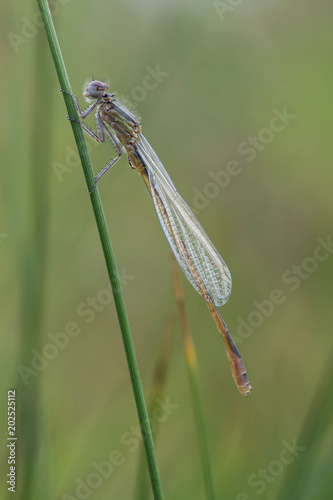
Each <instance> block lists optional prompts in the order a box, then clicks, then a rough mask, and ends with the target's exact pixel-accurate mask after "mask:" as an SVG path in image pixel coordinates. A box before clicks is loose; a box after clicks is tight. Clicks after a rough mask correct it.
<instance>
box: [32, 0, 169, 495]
mask: <svg viewBox="0 0 333 500" xmlns="http://www.w3.org/2000/svg"><path fill="white" fill-rule="evenodd" d="M38 5H39V8H40V11H41V14H42V18H43V21H44V25H45V31H46V35H47V38H48V42H49V46H50V50H51V54H52V57H53V61H54V65H55V68H56V71H57V74H58V78H59V82H60V87H61V89H62V90H65V91H66V92H70V93H72V92H71V87H70V84H69V79H68V75H67V72H66V68H65V64H64V60H63V58H62V54H61V50H60V46H59V42H58V39H57V35H56V32H55V28H54V24H53V21H52V17H51V13H50V9H49V6H48V3H47V0H38ZM63 95H64V99H65V104H66V107H67V111H68V115H69V117H70V118H72V119H75V120H78V115H77V112H76V109H75V106H74V103H73V99H72V98H71V97H70V96H69V95H66V94H63ZM71 124H72V128H73V133H74V137H75V141H76V144H77V147H78V151H79V155H80V159H81V163H82V167H83V171H84V175H85V178H86V182H87V186H88V190H89V192H91V190H92V188H93V185H94V178H95V176H94V172H93V169H92V165H91V161H90V158H89V155H88V151H87V147H86V143H85V140H84V137H83V132H82V129H81V126H80V125H79V123H76V122H73V121H72V122H71ZM90 199H91V203H92V207H93V211H94V215H95V219H96V224H97V228H98V232H99V236H100V240H101V244H102V248H103V253H104V258H105V262H106V267H107V270H108V274H109V278H110V282H111V287H112V293H113V297H114V301H115V306H116V310H117V315H118V321H119V325H120V330H121V334H122V338H123V343H124V348H125V353H126V358H127V363H128V368H129V372H130V377H131V382H132V387H133V392H134V398H135V403H136V407H137V412H138V417H139V421H140V426H141V432H142V437H143V443H144V447H145V451H146V457H147V462H148V469H149V474H150V479H151V484H152V489H153V494H154V498H155V499H158V500H161V499H163V492H162V485H161V480H160V475H159V470H158V466H157V460H156V454H155V449H154V443H153V438H152V433H151V429H150V424H149V419H148V413H147V408H146V404H145V400H144V395H143V389H142V383H141V379H140V374H139V368H138V364H137V360H136V356H135V351H134V345H133V340H132V335H131V331H130V326H129V321H128V317H127V312H126V307H125V302H124V298H123V294H122V290H121V284H120V280H119V274H118V270H117V267H116V262H115V257H114V253H113V249H112V246H111V240H110V235H109V232H108V228H107V224H106V220H105V216H104V211H103V207H102V202H101V199H100V196H99V192H98V189H97V188H96V189H95V190H94V192H93V193H92V194H91V196H90Z"/></svg>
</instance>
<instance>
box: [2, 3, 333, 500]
mask: <svg viewBox="0 0 333 500" xmlns="http://www.w3.org/2000/svg"><path fill="white" fill-rule="evenodd" d="M52 9H53V12H54V21H55V24H56V28H57V33H58V37H59V41H60V44H61V47H62V51H63V56H64V59H65V64H66V66H67V70H68V73H69V77H70V81H71V85H72V89H73V91H74V92H75V93H76V94H77V95H78V96H79V97H80V96H81V89H82V85H83V82H84V81H85V80H86V79H87V78H90V77H91V75H92V74H93V75H94V77H96V78H99V79H101V80H102V81H103V80H109V83H110V89H111V90H112V91H116V92H118V93H119V94H120V95H123V96H125V98H126V99H128V100H129V101H131V102H132V103H133V105H134V106H135V109H136V113H137V114H138V115H139V116H141V121H142V126H143V130H144V133H145V135H146V137H147V138H148V140H149V141H150V143H151V144H152V145H153V147H154V149H155V150H156V151H157V153H158V155H159V156H160V158H161V159H162V161H163V163H164V165H165V166H166V168H167V170H168V172H169V173H170V175H171V177H172V179H173V181H174V182H175V184H176V186H177V188H178V190H179V192H180V193H181V194H182V196H183V197H184V198H185V200H186V201H187V202H188V204H189V205H190V206H191V207H192V208H195V209H196V210H197V212H196V213H197V216H198V218H199V220H200V222H201V223H202V225H203V226H204V227H205V229H206V231H207V233H208V235H209V236H210V237H211V239H212V240H213V242H214V244H215V246H216V247H217V248H218V249H219V251H220V252H221V254H222V255H223V258H224V259H225V261H226V262H227V264H228V266H229V268H230V270H231V273H232V276H233V292H232V295H231V298H230V300H229V302H228V303H227V304H226V305H225V306H224V307H223V308H222V309H221V313H222V315H223V317H224V319H225V321H226V322H227V324H228V326H229V329H230V331H231V333H232V334H233V335H234V337H235V339H237V340H238V342H237V344H238V346H239V348H240V350H241V352H242V356H243V359H244V362H245V365H246V368H247V371H248V375H249V379H250V381H251V384H252V385H253V387H254V390H253V393H252V394H251V396H250V397H249V398H247V399H245V398H242V397H241V396H240V394H239V393H238V391H237V389H236V387H235V385H234V383H233V380H232V377H231V374H230V368H229V364H228V361H227V359H226V355H225V352H224V346H223V343H222V341H221V338H220V336H219V334H218V332H217V330H216V327H215V324H214V322H213V320H212V318H211V317H210V314H209V311H208V310H207V308H206V306H205V303H204V301H203V300H202V299H201V298H200V296H199V295H198V294H197V293H196V292H195V291H194V290H193V289H192V287H191V286H190V285H189V284H188V283H186V282H185V281H186V280H185V278H184V279H183V285H184V291H185V296H186V305H187V311H188V315H189V320H190V323H191V327H192V333H193V337H194V342H195V346H196V349H197V356H198V365H199V374H200V390H201V394H202V400H203V405H204V413H205V416H206V426H207V437H208V442H209V447H210V449H211V454H212V460H213V475H214V481H215V487H216V492H217V495H216V496H217V498H221V499H222V498H227V499H229V500H230V499H235V500H249V499H251V500H253V499H257V498H258V499H275V498H293V499H300V498H302V500H308V499H309V500H310V499H313V498H320V499H328V498H332V492H333V488H332V485H331V479H330V475H331V470H332V449H333V446H332V444H333V443H332V440H333V432H332V425H331V424H332V407H333V404H332V401H333V395H332V389H331V382H332V381H333V377H332V374H331V371H330V360H331V355H332V322H333V308H332V259H333V255H332V254H333V251H332V248H331V246H330V238H331V237H332V236H331V235H332V182H333V174H332V111H333V106H332V97H331V94H332V76H333V74H332V48H333V31H332V22H331V18H332V17H331V16H332V14H333V9H332V4H331V2H329V1H324V0H321V1H319V2H311V1H309V0H306V1H302V2H288V1H287V0H281V1H279V2H277V1H273V0H272V1H269V2H267V1H265V2H263V1H259V0H258V1H252V2H245V1H244V2H242V1H238V2H233V1H231V0H226V1H225V2H222V1H221V2H212V1H199V0H193V1H191V2H189V1H187V2H183V1H170V0H168V1H157V2H156V1H155V2H153V1H148V0H146V1H142V0H141V1H138V2H135V1H122V2H107V1H101V0H98V1H96V2H92V1H85V0H84V1H82V0H80V1H78V0H68V1H64V0H62V1H60V0H58V1H56V0H55V1H54V2H53V3H52ZM0 24H1V33H2V36H1V42H0V43H1V45H0V50H1V73H2V75H1V83H0V84H1V98H2V99H1V114H2V119H1V121H0V123H1V125H0V127H1V188H0V189H1V199H0V211H1V220H0V238H1V239H0V255H1V260H0V262H1V264H0V265H1V291H0V293H1V296H0V300H1V311H2V313H1V317H0V322H1V351H0V357H1V359H0V381H1V382H0V384H1V393H0V397H1V407H2V408H3V411H2V412H1V415H0V417H1V421H0V423H1V429H2V430H1V435H2V436H3V437H2V438H1V440H2V444H1V448H2V451H1V476H2V478H3V479H2V481H1V485H0V488H1V489H0V495H1V498H6V497H7V494H8V492H7V491H6V490H7V487H6V484H5V480H4V477H5V474H7V472H8V471H7V467H8V465H7V449H6V447H5V436H6V427H7V418H6V407H7V405H6V400H7V391H8V390H9V389H12V388H15V389H16V393H17V397H16V403H17V414H18V419H19V425H20V431H19V435H18V437H19V439H18V445H17V446H18V448H17V450H18V455H19V457H20V462H19V465H18V470H19V472H18V473H19V480H18V490H19V491H20V493H19V494H20V495H21V498H24V499H29V500H30V499H34V500H40V499H46V498H47V499H48V500H55V499H62V500H65V499H67V500H68V499H69V498H70V499H72V498H91V499H93V500H104V499H110V498H112V499H125V500H127V499H132V498H135V490H136V481H137V470H138V462H139V459H140V447H138V443H139V441H138V438H137V437H135V436H136V435H137V431H136V428H137V426H138V420H137V415H136V410H135V405H134V400H133V394H132V389H131V385H130V380H129V374H128V369H127V364H126V360H125V355H124V350H123V345H122V340H121V335H120V331H119V326H118V322H117V318H116V314H115V308H114V304H113V301H112V300H111V299H110V293H109V292H108V290H109V285H108V279H107V275H106V269H105V264H104V261H103V256H102V251H101V246H100V242H99V239H98V235H97V231H96V226H95V222H94V219H93V214H92V210H91V205H90V201H89V196H88V194H87V192H86V186H85V182H84V178H83V174H82V169H81V167H80V164H79V161H78V157H77V153H76V146H75V143H74V140H73V136H72V131H71V127H70V124H69V123H68V121H67V120H66V114H67V112H66V109H65V105H64V101H63V97H62V95H61V94H60V93H59V92H58V90H59V83H58V80H57V77H56V73H55V70H54V67H53V63H52V60H51V57H50V53H49V49H48V45H47V41H46V37H45V34H44V32H43V28H42V27H40V18H39V14H38V7H37V4H36V3H35V2H25V4H24V5H21V4H18V3H16V4H15V3H11V4H9V3H8V4H4V5H2V15H1V20H0ZM148 75H149V76H148ZM152 75H155V76H152ZM156 75H157V76H156ZM80 102H81V103H82V104H83V103H84V101H83V98H81V97H80ZM283 110H287V113H288V114H289V115H291V116H289V118H285V119H284V120H285V123H283V122H282V121H281V120H280V121H277V122H276V121H273V122H272V118H273V117H274V116H276V113H277V112H280V113H282V112H283ZM89 124H90V125H93V124H94V119H93V118H91V119H90V121H89ZM275 125H276V126H278V125H279V126H280V130H279V131H277V130H275V129H274V127H275ZM272 127H273V131H272ZM275 128H276V127H275ZM269 129H270V130H269ZM249 141H252V143H253V144H255V146H254V145H252V146H251V147H252V148H254V149H252V153H251V152H249V149H248V148H249V147H250V146H249V144H248V143H249ZM254 141H257V142H255V143H254ZM88 144H91V143H90V142H89V141H88ZM90 150H91V157H92V161H93V165H94V168H95V171H96V172H97V171H99V170H100V169H101V168H102V167H103V166H104V165H105V164H106V163H107V162H108V161H110V159H111V158H112V157H113V156H114V151H113V149H112V147H111V146H110V145H109V144H106V145H97V146H96V145H91V146H90ZM231 161H233V162H234V163H233V165H237V168H236V170H237V173H235V171H233V175H231V176H230V177H229V179H228V178H227V177H226V174H225V172H227V171H228V168H230V162H231ZM223 172H224V174H223ZM214 174H215V176H216V175H217V176H218V177H219V178H220V179H222V178H223V179H224V180H225V179H227V180H226V181H225V183H224V184H223V185H222V184H220V185H219V184H218V183H217V182H216V181H214V180H213V178H212V176H213V175H214ZM99 189H100V193H101V196H102V200H103V204H104V209H105V213H106V217H107V221H108V225H109V229H110V233H111V239H112V243H113V247H114V251H115V254H116V258H117V263H118V267H119V272H120V274H121V276H122V279H123V284H124V287H123V290H124V295H125V301H126V304H127V308H128V314H129V318H130V323H131V326H132V333H133V337H134V343H135V348H136V352H137V357H138V362H139V366H140V371H141V375H142V381H143V385H144V390H145V393H146V394H147V396H148V394H149V392H150V387H151V383H152V372H153V367H154V364H155V360H156V357H157V355H158V351H159V345H160V342H161V334H162V332H163V329H164V326H165V318H166V317H167V316H168V315H170V314H174V313H175V311H176V306H175V300H174V296H173V290H172V284H171V279H170V269H169V264H168V257H169V248H168V245H167V242H166V240H165V238H164V235H163V233H162V231H161V229H160V227H159V224H158V221H157V217H156V215H155V212H154V208H153V205H152V202H151V200H150V197H149V195H148V193H147V191H146V189H145V187H144V185H143V183H142V181H141V179H140V177H139V176H138V175H137V174H136V173H135V172H133V171H132V170H131V169H130V168H129V166H128V163H127V161H126V158H125V157H123V159H121V160H120V161H119V163H117V165H116V166H115V167H114V168H113V169H112V171H110V172H109V173H108V174H107V175H106V176H105V177H104V178H103V179H102V181H101V182H100V184H99ZM318 238H319V240H318ZM323 241H324V242H326V246H325V243H324V246H323V243H322V242H323ZM318 245H321V247H322V249H321V250H320V251H319V253H317V250H316V248H317V247H318ZM320 259H321V260H320ZM276 289H278V290H280V303H279V304H273V303H272V302H271V298H272V293H273V296H274V297H275V296H276V295H274V293H275V294H276V293H278V292H274V290H276ZM265 301H266V302H265ZM267 301H269V302H267ZM89 303H90V305H89ZM262 307H265V316H264V315H263V313H260V308H262ZM88 309H89V310H90V313H88V312H87V310H88ZM92 311H93V312H92ZM258 311H259V312H258ZM85 313H86V315H84V314H85ZM88 320H89V321H88ZM73 324H74V326H73ZM75 324H76V325H77V326H76V327H75ZM240 324H242V325H243V328H242V329H240ZM245 324H246V325H247V326H244V325H245ZM251 324H252V326H251ZM73 328H74V330H75V328H76V330H75V333H77V335H76V336H72V337H68V336H67V340H68V343H67V345H66V346H64V345H62V348H60V347H59V348H58V349H57V348H55V347H54V345H55V341H54V340H52V335H57V334H60V333H61V332H64V331H65V330H66V329H67V331H69V330H70V329H73ZM74 330H72V331H74ZM53 338H55V337H53ZM58 338H64V337H62V336H61V335H58ZM59 342H60V341H59ZM64 342H65V341H64ZM47 344H52V345H53V348H52V347H49V348H48V347H45V346H47ZM43 349H44V352H47V356H48V359H46V358H45V357H43V358H41V357H40V356H43V354H42V353H43ZM45 349H46V351H45ZM47 349H49V350H48V351H47ZM36 353H37V354H36ZM34 358H35V361H34V360H33V359H34ZM51 358H52V359H51ZM36 360H37V361H36ZM38 360H39V361H38ZM43 360H44V361H43ZM32 363H35V365H33V364H32ZM36 363H39V365H38V367H39V368H38V370H36V369H35V368H36V366H37V365H36ZM33 366H34V367H35V368H33ZM18 367H19V370H18ZM29 370H31V371H29ZM33 370H34V371H33ZM22 374H24V375H22ZM161 399H162V401H164V402H166V401H169V402H170V404H172V405H175V406H172V407H170V408H171V409H170V408H169V410H167V411H166V413H165V414H166V415H167V418H165V419H164V420H163V422H161V423H160V424H159V427H158V435H157V438H156V447H157V456H158V463H159V467H160V472H161V478H162V483H163V488H164V493H165V498H172V499H178V498H179V499H184V498H186V499H187V498H188V499H203V498H206V497H205V490H204V483H203V479H202V473H201V465H200V458H199V455H198V446H197V440H196V434H195V426H194V418H193V412H192V407H191V398H190V392H189V384H188V378H187V370H186V366H185V361H184V353H183V348H182V341H181V334H180V328H179V324H178V323H177V325H176V331H175V339H174V345H173V352H172V358H171V361H170V366H169V373H168V380H167V385H166V387H165V393H164V396H163V397H162V398H161ZM19 415H21V417H19ZM20 418H21V420H20ZM286 443H287V444H286ZM288 446H289V448H291V449H292V450H293V451H290V450H289V451H287V452H285V451H283V450H285V449H287V450H288V449H289V448H288ZM297 447H299V448H297ZM116 450H117V451H118V452H119V454H120V455H121V457H122V458H123V460H121V461H119V463H118V465H115V466H114V469H113V471H112V473H111V474H109V477H107V478H103V480H102V482H101V484H100V485H99V486H98V487H94V488H90V489H88V490H84V487H83V486H82V490H80V492H78V491H77V490H76V489H77V487H78V485H79V484H81V485H82V484H83V483H84V484H85V485H86V484H87V480H88V479H87V478H88V476H89V475H91V474H92V473H94V472H96V469H95V468H94V467H95V466H94V465H93V464H94V463H98V464H100V463H101V462H103V461H106V460H109V456H110V454H112V453H113V452H114V451H116ZM286 457H287V458H286ZM292 459H294V460H292ZM120 462H121V463H120ZM263 470H264V471H265V472H262V471H263ZM23 486H24V487H25V488H26V489H25V491H22V488H23ZM6 493H7V494H6ZM79 495H81V496H79ZM84 495H86V496H84Z"/></svg>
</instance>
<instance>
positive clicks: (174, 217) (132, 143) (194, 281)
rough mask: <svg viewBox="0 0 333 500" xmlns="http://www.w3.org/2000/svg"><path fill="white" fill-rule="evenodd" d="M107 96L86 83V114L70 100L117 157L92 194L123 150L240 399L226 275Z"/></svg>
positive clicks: (124, 113) (242, 386) (142, 141)
mask: <svg viewBox="0 0 333 500" xmlns="http://www.w3.org/2000/svg"><path fill="white" fill-rule="evenodd" d="M107 90H108V86H107V85H106V84H105V83H102V82H99V81H97V80H94V81H92V82H90V83H87V84H86V86H85V88H84V93H83V95H84V97H85V98H86V99H87V100H88V102H91V101H94V102H93V103H92V104H90V106H89V107H88V108H87V109H86V110H84V111H81V108H80V105H79V102H78V100H77V98H76V96H75V95H73V94H70V95H72V97H73V99H74V102H75V105H76V108H77V111H78V114H79V116H80V117H81V118H82V119H85V118H86V117H87V116H88V115H89V114H90V113H91V112H92V111H93V110H94V109H95V108H97V109H96V114H95V116H96V126H97V131H96V133H95V132H93V131H92V130H91V129H90V128H89V127H87V125H86V124H85V123H83V122H81V121H80V122H79V123H80V124H81V126H82V128H83V130H84V131H85V132H87V133H88V134H89V135H90V137H92V138H93V139H94V140H95V141H97V142H105V137H106V135H107V136H108V137H109V138H110V140H111V142H112V143H113V145H114V146H115V148H116V150H117V152H118V155H117V157H116V158H114V159H113V160H112V161H110V163H108V164H107V165H106V166H105V167H104V168H103V169H102V170H101V171H100V173H99V174H97V176H96V177H95V184H94V187H93V189H92V191H91V192H93V191H94V189H95V187H96V184H97V181H98V180H99V179H100V178H101V177H102V175H103V174H105V172H107V170H109V169H110V168H111V167H112V166H113V165H114V164H115V163H116V162H117V161H118V160H119V158H120V157H121V156H122V154H123V149H122V147H123V148H124V149H125V151H126V153H127V158H128V162H129V164H130V166H131V167H132V168H133V169H134V170H137V171H138V172H139V173H140V174H141V177H142V179H143V181H144V183H145V184H146V186H147V188H148V190H149V192H150V194H151V197H152V199H153V203H154V207H155V210H156V213H157V216H158V219H159V221H160V224H161V226H162V229H163V231H164V234H165V236H166V238H167V240H168V242H169V245H170V247H171V249H172V251H173V253H174V255H175V257H176V259H177V261H178V263H179V265H180V267H181V269H182V270H183V272H184V274H185V276H186V277H187V279H188V280H189V282H190V283H191V285H193V287H194V288H195V289H196V291H197V292H198V293H199V294H200V295H202V297H203V298H204V299H205V301H206V304H207V306H208V308H209V310H210V312H211V314H212V316H213V318H214V320H215V323H216V325H217V327H218V329H219V331H220V333H221V335H222V338H223V340H224V343H225V347H226V350H227V355H228V358H229V361H230V365H231V370H232V375H233V378H234V380H235V382H236V385H237V387H238V388H239V390H240V392H241V393H242V394H244V395H248V394H249V392H250V391H251V389H252V388H251V386H250V383H249V381H248V378H247V375H246V370H245V367H244V364H243V361H242V358H241V355H240V353H239V351H238V349H237V347H236V345H235V343H234V342H233V340H232V338H231V335H230V333H229V330H228V328H227V326H226V324H225V323H224V321H223V319H222V317H221V316H220V313H219V312H218V310H217V309H216V307H217V306H221V305H223V304H225V303H226V302H227V300H228V298H229V296H230V293H231V275H230V272H229V269H228V267H227V266H226V264H225V262H224V260H223V259H222V257H221V256H220V254H219V253H218V251H217V250H216V248H215V247H214V245H213V244H212V242H211V241H210V239H209V238H208V236H207V235H206V233H205V231H204V230H203V228H202V227H201V225H200V224H199V222H198V221H197V219H196V218H195V216H194V215H193V213H192V211H191V210H190V208H189V207H188V205H187V204H186V203H185V201H184V200H183V199H182V198H181V196H180V195H179V194H178V192H177V190H176V188H175V186H174V184H173V182H172V180H171V179H170V177H169V175H168V173H167V171H166V170H165V168H164V167H163V164H162V162H161V160H160V159H159V158H158V156H157V154H156V153H155V151H154V150H153V148H152V147H151V145H150V144H149V142H148V141H147V139H146V138H145V137H144V135H143V134H142V131H141V125H140V123H139V121H138V119H137V118H136V117H135V116H134V115H133V114H132V113H131V112H130V111H129V110H128V109H127V108H126V107H125V106H124V105H123V104H121V103H120V102H119V101H117V99H116V97H115V94H110V93H108V92H107Z"/></svg>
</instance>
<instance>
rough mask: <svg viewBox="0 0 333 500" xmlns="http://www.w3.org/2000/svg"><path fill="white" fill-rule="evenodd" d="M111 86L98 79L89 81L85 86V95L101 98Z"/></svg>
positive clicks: (88, 97)
mask: <svg viewBox="0 0 333 500" xmlns="http://www.w3.org/2000/svg"><path fill="white" fill-rule="evenodd" d="M108 88H109V87H108V86H107V84H106V83H102V82H99V81H98V80H93V81H92V82H90V81H88V82H86V83H85V85H84V87H83V95H84V97H85V98H86V99H88V100H90V99H99V98H100V97H102V95H103V94H104V93H105V92H106V91H107V89H108Z"/></svg>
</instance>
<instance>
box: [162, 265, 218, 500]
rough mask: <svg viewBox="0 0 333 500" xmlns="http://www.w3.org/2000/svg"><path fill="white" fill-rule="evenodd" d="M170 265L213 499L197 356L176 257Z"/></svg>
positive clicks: (212, 499) (209, 496)
mask: <svg viewBox="0 0 333 500" xmlns="http://www.w3.org/2000/svg"><path fill="white" fill-rule="evenodd" d="M170 266H171V276H172V284H173V288H174V292H175V297H176V302H177V307H178V312H179V318H180V326H181V330H182V335H183V345H184V352H185V358H186V365H187V370H188V376H189V382H190V390H191V397H192V406H193V414H194V418H195V424H196V431H197V437H198V444H199V452H200V458H201V464H202V472H203V478H204V481H205V487H206V498H207V499H208V500H215V499H216V495H215V489H214V482H213V475H212V466H211V457H210V451H209V448H208V440H207V435H206V426H205V419H204V414H203V408H202V403H201V396H200V390H199V377H198V366H197V356H196V352H195V347H194V344H193V341H192V334H191V329H190V324H189V321H188V317H187V313H186V307H185V298H184V293H183V289H182V285H181V280H180V276H179V270H178V265H177V262H176V259H175V258H174V257H173V256H172V255H171V259H170Z"/></svg>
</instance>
